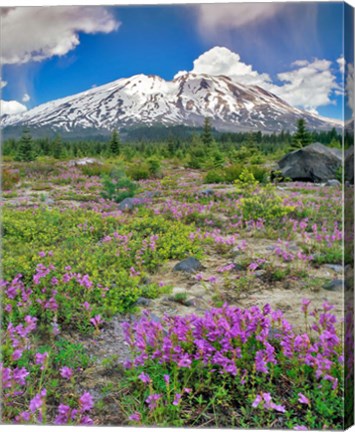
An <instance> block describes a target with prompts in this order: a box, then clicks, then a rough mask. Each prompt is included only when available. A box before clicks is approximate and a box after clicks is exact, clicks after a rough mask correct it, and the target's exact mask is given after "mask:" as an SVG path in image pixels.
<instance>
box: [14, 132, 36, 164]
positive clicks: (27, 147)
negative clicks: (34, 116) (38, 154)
mask: <svg viewBox="0 0 355 432" xmlns="http://www.w3.org/2000/svg"><path fill="white" fill-rule="evenodd" d="M16 160H18V161H22V162H30V161H33V160H34V154H33V146H32V136H31V134H30V131H29V129H28V128H25V129H24V130H23V132H22V136H21V138H20V143H19V147H18V152H17V157H16Z"/></svg>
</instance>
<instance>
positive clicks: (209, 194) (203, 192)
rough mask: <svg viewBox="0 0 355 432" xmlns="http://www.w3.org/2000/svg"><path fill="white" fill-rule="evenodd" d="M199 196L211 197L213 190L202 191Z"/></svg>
mask: <svg viewBox="0 0 355 432" xmlns="http://www.w3.org/2000/svg"><path fill="white" fill-rule="evenodd" d="M200 195H204V196H212V195H214V190H213V189H204V190H202V191H201V192H200Z"/></svg>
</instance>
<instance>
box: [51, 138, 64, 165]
mask: <svg viewBox="0 0 355 432" xmlns="http://www.w3.org/2000/svg"><path fill="white" fill-rule="evenodd" d="M52 146H53V147H52V152H53V157H54V158H55V159H60V158H61V157H62V156H63V143H62V139H61V137H60V135H59V134H57V135H56V137H55V138H54V141H53V144H52Z"/></svg>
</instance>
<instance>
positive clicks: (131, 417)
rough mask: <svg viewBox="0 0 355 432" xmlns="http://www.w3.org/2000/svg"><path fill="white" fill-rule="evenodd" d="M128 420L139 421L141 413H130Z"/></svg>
mask: <svg viewBox="0 0 355 432" xmlns="http://www.w3.org/2000/svg"><path fill="white" fill-rule="evenodd" d="M129 420H131V421H135V422H140V421H141V415H140V413H139V412H137V411H136V412H135V413H133V414H131V415H130V416H129Z"/></svg>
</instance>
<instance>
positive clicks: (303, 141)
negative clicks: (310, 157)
mask: <svg viewBox="0 0 355 432" xmlns="http://www.w3.org/2000/svg"><path fill="white" fill-rule="evenodd" d="M310 142H311V135H310V133H309V132H308V130H307V129H306V121H305V119H303V118H300V119H298V120H297V131H296V132H295V134H294V135H293V139H292V146H291V149H292V150H297V149H300V148H303V147H306V146H307V145H308V144H310Z"/></svg>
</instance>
